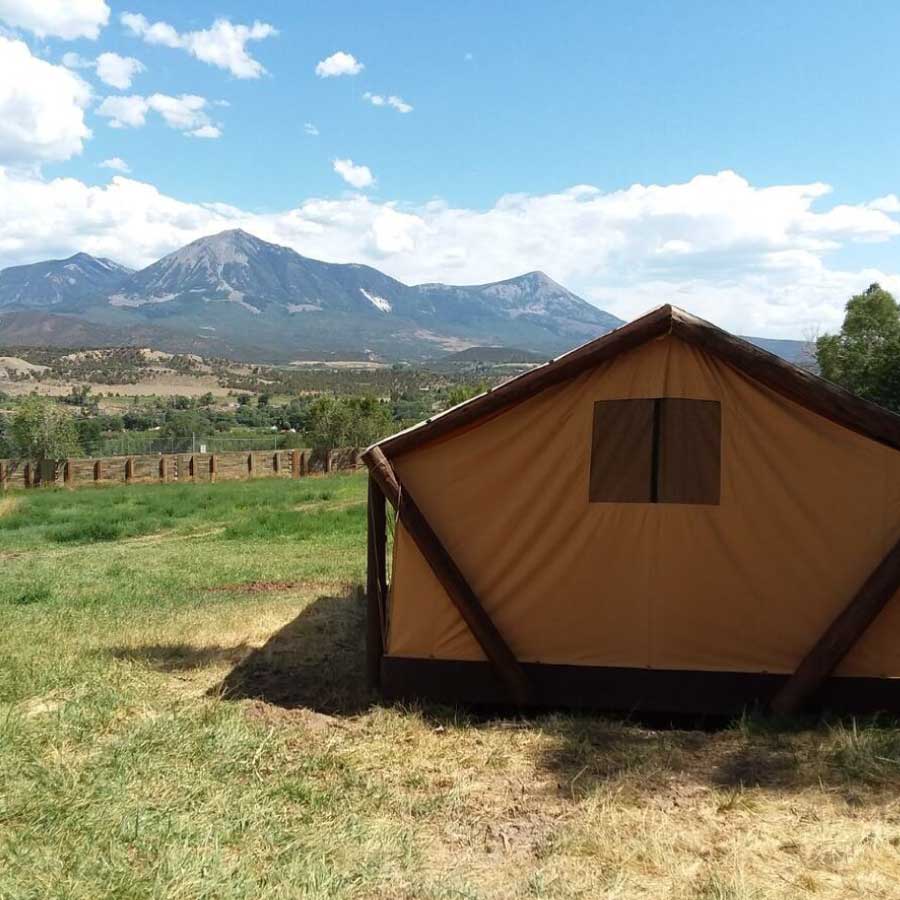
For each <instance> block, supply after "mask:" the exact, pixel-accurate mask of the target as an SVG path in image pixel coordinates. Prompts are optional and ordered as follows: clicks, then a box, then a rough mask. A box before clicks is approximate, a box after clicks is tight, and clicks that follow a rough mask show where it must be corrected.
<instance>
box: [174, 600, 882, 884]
mask: <svg viewBox="0 0 900 900" xmlns="http://www.w3.org/2000/svg"><path fill="white" fill-rule="evenodd" d="M288 606H289V605H288ZM260 610H261V608H260V607H259V606H254V607H253V614H252V616H248V618H247V619H246V620H243V621H237V620H235V619H232V620H231V621H229V622H228V623H227V627H226V628H224V629H216V630H215V632H214V633H210V634H209V635H208V636H207V639H208V640H209V641H210V642H211V643H212V645H213V646H215V647H219V648H222V647H226V648H227V647H232V648H239V652H238V653H237V656H239V657H240V662H237V659H236V656H235V655H231V656H228V655H227V654H226V655H225V656H218V657H217V661H216V662H214V663H213V664H211V665H209V666H200V667H198V668H196V669H195V670H193V672H191V673H188V674H186V673H185V672H184V670H179V677H180V678H181V679H182V681H181V683H180V684H179V690H180V691H184V690H188V691H189V692H191V693H196V695H197V696H198V698H199V696H201V695H209V694H210V693H212V694H218V693H219V692H221V691H223V689H224V692H225V696H226V697H229V696H230V698H231V699H232V700H234V701H236V702H240V703H242V704H244V712H245V715H246V716H247V717H248V718H249V719H250V720H251V721H252V722H253V723H254V724H256V725H258V726H259V727H260V728H261V729H264V730H266V731H272V732H274V733H276V734H278V735H279V736H280V737H281V738H283V739H284V740H285V744H284V746H285V753H286V760H293V762H287V761H286V762H285V765H286V767H287V768H290V767H291V766H292V765H294V764H299V760H300V759H301V758H302V757H303V756H304V755H309V754H326V753H327V754H329V755H331V756H337V757H339V758H340V759H341V760H342V761H343V762H344V763H345V764H346V765H347V766H348V767H350V768H351V769H352V771H353V772H354V773H356V778H358V779H360V780H361V783H362V782H364V783H366V784H369V785H373V784H374V785H377V786H378V790H379V792H380V795H381V797H382V798H383V800H382V802H381V804H380V808H379V810H378V812H377V815H378V816H380V817H382V818H383V825H384V827H386V828H396V829H398V830H403V831H405V830H410V831H412V832H414V833H415V834H416V840H417V843H418V845H419V850H420V854H421V862H420V864H419V865H418V866H417V868H416V871H415V873H414V874H413V873H411V872H409V871H403V870H401V869H398V870H397V871H396V872H395V873H394V875H393V876H392V878H391V879H390V884H389V885H383V886H382V887H381V888H379V890H378V892H377V893H374V894H372V896H379V897H384V898H413V897H418V896H424V895H426V893H420V892H425V888H424V885H432V886H433V885H436V884H444V885H456V886H457V888H458V890H459V894H453V893H452V892H449V893H448V896H464V897H469V896H471V897H491V898H504V897H520V896H521V897H620V898H639V897H640V898H648V897H654V898H656V897H667V898H669V897H671V898H698V900H700V898H703V900H713V898H716V900H744V898H747V900H749V898H784V900H787V898H797V897H816V898H835V900H837V898H842V900H843V898H847V897H860V898H863V897H864V898H896V897H898V896H900V794H898V786H900V781H898V778H897V775H898V774H900V771H895V770H896V769H897V767H896V762H895V761H893V760H885V763H886V764H885V766H883V767H880V768H879V770H878V773H877V774H875V775H874V776H872V773H869V774H868V775H867V773H866V771H865V768H864V766H863V768H861V769H859V770H856V769H854V768H853V766H852V765H850V766H848V760H847V754H848V753H850V754H851V755H852V754H853V753H854V752H855V751H857V750H859V749H860V748H859V747H856V748H854V741H856V742H858V741H859V733H857V735H856V738H854V736H853V729H852V727H847V726H844V725H836V726H833V727H830V728H828V727H820V728H813V729H809V730H797V731H790V732H778V731H768V730H765V729H759V728H756V727H753V726H752V724H751V723H744V724H743V725H742V724H740V723H739V724H738V725H736V726H733V727H728V728H721V729H719V730H712V731H697V730H689V729H677V728H668V727H667V728H651V727H647V726H645V725H641V724H639V723H629V722H625V721H617V720H612V719H604V718H601V717H595V716H587V715H583V716H567V715H565V716H564V715H550V716H541V717H529V718H522V719H519V718H512V719H509V718H496V719H492V718H486V719H478V718H471V717H469V716H468V715H467V714H465V713H455V712H453V711H451V710H446V709H444V710H434V709H432V710H423V709H409V708H402V707H394V708H383V707H380V706H377V705H376V706H369V704H368V700H367V698H366V697H365V696H364V693H363V692H362V691H361V690H360V679H361V678H362V672H361V665H360V656H359V651H360V649H361V648H360V643H359V640H357V638H356V637H354V634H355V633H356V632H357V631H358V626H359V624H360V622H359V610H358V608H356V607H354V606H353V604H352V602H351V601H350V600H349V599H348V598H347V597H343V598H342V597H340V596H338V597H323V596H320V598H319V600H318V601H316V602H314V603H312V604H310V605H309V606H308V607H307V608H306V610H305V612H304V613H301V615H300V616H299V617H294V616H293V615H292V613H290V612H289V613H288V614H287V615H286V616H284V612H285V611H286V607H285V605H284V602H283V601H279V602H278V603H276V604H273V605H272V606H270V607H268V611H267V613H266V614H265V615H262V616H261V615H260ZM279 610H281V611H282V614H281V615H279ZM222 624H223V625H224V624H225V623H222ZM317 636H320V637H322V638H323V640H320V641H317V640H315V639H314V638H315V637H317ZM341 636H343V637H341ZM198 637H202V636H198ZM236 662H237V665H235V663H236ZM185 679H187V682H186V681H185ZM865 758H866V754H865V752H864V753H863V755H862V756H861V757H860V760H859V762H860V763H862V762H863V761H864V760H865ZM876 764H877V760H876ZM342 772H343V770H342ZM320 788H321V790H322V791H323V792H326V793H329V794H334V793H340V792H346V791H347V790H348V787H347V784H346V783H345V778H344V775H343V774H341V773H334V772H329V773H328V774H327V775H323V777H322V779H321V783H320ZM457 888H454V890H456V889H457ZM431 891H432V888H429V889H428V892H427V895H428V896H431V895H432V893H431Z"/></svg>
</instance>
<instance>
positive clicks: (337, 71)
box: [316, 50, 365, 78]
mask: <svg viewBox="0 0 900 900" xmlns="http://www.w3.org/2000/svg"><path fill="white" fill-rule="evenodd" d="M364 68H365V66H364V65H363V64H362V63H361V62H359V61H358V60H357V59H356V57H355V56H354V55H353V54H352V53H345V52H344V51H343V50H338V52H337V53H332V54H331V56H329V57H326V58H325V59H323V60H320V61H319V62H318V63H317V64H316V75H318V76H319V78H336V77H337V76H338V75H359V73H360V72H362V70H363V69H364Z"/></svg>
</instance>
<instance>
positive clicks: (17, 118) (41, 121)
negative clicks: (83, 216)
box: [0, 34, 91, 209]
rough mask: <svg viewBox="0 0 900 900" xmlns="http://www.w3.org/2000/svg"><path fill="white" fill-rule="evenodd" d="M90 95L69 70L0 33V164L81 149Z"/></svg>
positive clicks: (53, 156) (86, 131)
mask: <svg viewBox="0 0 900 900" xmlns="http://www.w3.org/2000/svg"><path fill="white" fill-rule="evenodd" d="M90 99H91V90H90V87H89V86H88V85H87V84H86V83H85V82H84V81H82V79H81V78H79V77H78V75H76V74H75V73H74V72H71V71H69V70H68V69H66V68H64V67H63V66H56V65H53V64H52V63H48V62H46V61H45V60H43V59H40V58H38V57H36V56H34V55H32V53H31V51H30V50H29V49H28V46H27V45H26V44H25V43H24V42H23V41H18V40H14V39H11V38H7V37H4V36H3V35H2V34H0V165H2V164H10V163H14V164H26V165H29V164H30V165H34V164H39V163H41V162H45V161H47V162H49V161H58V160H64V159H69V158H70V157H72V156H75V155H77V154H78V153H81V150H82V148H83V144H84V141H85V140H87V139H88V138H89V137H90V136H91V130H90V129H89V128H88V127H87V125H86V124H85V121H84V110H85V107H86V106H87V105H88V103H89V102H90ZM0 209H2V206H0Z"/></svg>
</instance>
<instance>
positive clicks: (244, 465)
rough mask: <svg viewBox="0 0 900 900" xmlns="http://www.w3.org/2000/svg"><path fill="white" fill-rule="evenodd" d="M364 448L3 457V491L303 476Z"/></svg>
mask: <svg viewBox="0 0 900 900" xmlns="http://www.w3.org/2000/svg"><path fill="white" fill-rule="evenodd" d="M360 454H361V451H360V450H357V449H356V448H353V447H349V448H341V449H337V450H328V451H313V450H308V449H307V450H274V451H273V450H266V451H261V450H253V451H232V452H228V453H161V454H152V455H144V456H105V457H102V458H100V459H63V460H42V461H41V462H34V461H32V460H16V459H0V490H6V489H8V488H28V487H38V486H42V485H43V486H51V485H61V486H65V487H72V488H74V487H80V486H83V485H88V484H148V483H152V482H170V481H182V482H183V481H220V480H229V481H233V480H236V479H247V478H302V477H303V476H305V475H313V474H320V473H329V472H337V471H341V470H347V469H355V468H358V467H359V466H360V465H361V461H360Z"/></svg>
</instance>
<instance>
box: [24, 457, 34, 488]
mask: <svg viewBox="0 0 900 900" xmlns="http://www.w3.org/2000/svg"><path fill="white" fill-rule="evenodd" d="M23 475H24V481H25V487H27V488H30V487H34V479H33V478H32V472H31V463H30V462H27V463H25V470H24V473H23Z"/></svg>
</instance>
